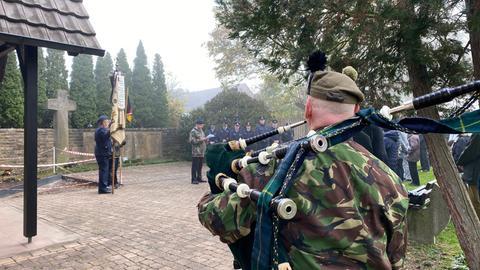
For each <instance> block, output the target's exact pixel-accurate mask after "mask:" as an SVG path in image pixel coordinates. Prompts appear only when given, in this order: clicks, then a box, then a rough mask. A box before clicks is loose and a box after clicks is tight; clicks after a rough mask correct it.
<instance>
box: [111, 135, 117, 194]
mask: <svg viewBox="0 0 480 270" xmlns="http://www.w3.org/2000/svg"><path fill="white" fill-rule="evenodd" d="M115 144H116V143H115V141H113V145H112V174H111V175H112V177H111V179H112V185H111V187H112V194H113V191H114V190H115V152H116V151H115Z"/></svg>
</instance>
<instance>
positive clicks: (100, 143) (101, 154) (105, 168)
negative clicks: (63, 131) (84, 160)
mask: <svg viewBox="0 0 480 270" xmlns="http://www.w3.org/2000/svg"><path fill="white" fill-rule="evenodd" d="M97 126H98V128H97V129H96V130H95V159H96V160H97V164H98V193H99V194H104V193H111V192H112V189H111V187H110V186H109V184H110V183H111V181H112V180H111V175H110V174H111V171H110V169H111V165H110V164H111V163H112V160H111V155H112V140H111V138H110V129H109V127H110V120H109V119H108V117H107V116H106V115H101V116H100V117H99V118H98V120H97Z"/></svg>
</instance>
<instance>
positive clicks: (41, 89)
mask: <svg viewBox="0 0 480 270" xmlns="http://www.w3.org/2000/svg"><path fill="white" fill-rule="evenodd" d="M46 68H47V63H46V60H45V57H44V56H43V49H42V48H38V114H37V122H38V127H40V128H47V127H50V124H51V122H49V118H48V109H47V99H48V97H47V81H46Z"/></svg>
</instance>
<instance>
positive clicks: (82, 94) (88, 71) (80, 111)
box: [70, 54, 98, 128]
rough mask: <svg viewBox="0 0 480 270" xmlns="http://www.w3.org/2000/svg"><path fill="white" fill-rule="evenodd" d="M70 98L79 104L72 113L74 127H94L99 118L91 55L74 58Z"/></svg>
mask: <svg viewBox="0 0 480 270" xmlns="http://www.w3.org/2000/svg"><path fill="white" fill-rule="evenodd" d="M70 96H71V98H72V99H73V100H75V101H76V102H77V110H76V111H74V112H73V113H72V117H71V119H72V121H71V123H72V127H74V128H85V127H88V126H93V125H94V124H95V121H96V119H97V118H98V115H97V110H96V105H95V80H94V76H93V60H92V56H91V55H84V54H81V55H79V56H76V57H75V58H73V64H72V77H71V81H70Z"/></svg>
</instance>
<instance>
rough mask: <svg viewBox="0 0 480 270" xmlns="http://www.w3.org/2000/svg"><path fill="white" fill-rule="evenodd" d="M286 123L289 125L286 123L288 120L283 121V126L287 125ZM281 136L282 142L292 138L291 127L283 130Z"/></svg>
mask: <svg viewBox="0 0 480 270" xmlns="http://www.w3.org/2000/svg"><path fill="white" fill-rule="evenodd" d="M288 125H290V123H288V122H287V123H285V126H288ZM281 138H282V142H289V141H291V140H293V129H290V130H288V131H285V132H284V133H283V134H282V136H281Z"/></svg>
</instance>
